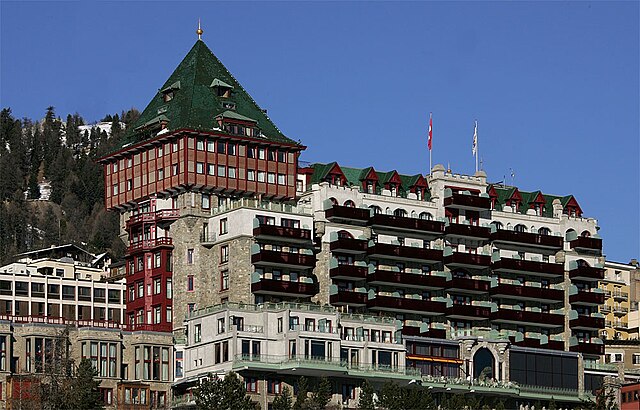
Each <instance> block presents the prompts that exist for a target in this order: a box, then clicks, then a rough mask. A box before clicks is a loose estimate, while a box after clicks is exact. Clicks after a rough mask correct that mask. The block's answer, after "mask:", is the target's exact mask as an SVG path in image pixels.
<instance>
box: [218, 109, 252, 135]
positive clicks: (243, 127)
mask: <svg viewBox="0 0 640 410" xmlns="http://www.w3.org/2000/svg"><path fill="white" fill-rule="evenodd" d="M215 119H216V122H217V123H218V128H220V129H221V130H223V131H224V132H226V133H227V134H231V135H239V136H244V137H256V136H259V135H260V131H259V129H258V121H256V120H254V119H253V118H249V117H246V116H244V115H241V114H238V113H237V112H235V111H230V110H227V111H224V112H221V113H220V114H218V115H216V117H215Z"/></svg>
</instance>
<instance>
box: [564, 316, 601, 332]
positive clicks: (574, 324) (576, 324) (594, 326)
mask: <svg viewBox="0 0 640 410" xmlns="http://www.w3.org/2000/svg"><path fill="white" fill-rule="evenodd" d="M569 327H570V328H571V329H572V330H600V329H604V318H603V317H593V316H587V315H579V316H578V317H577V318H576V319H573V320H571V321H569Z"/></svg>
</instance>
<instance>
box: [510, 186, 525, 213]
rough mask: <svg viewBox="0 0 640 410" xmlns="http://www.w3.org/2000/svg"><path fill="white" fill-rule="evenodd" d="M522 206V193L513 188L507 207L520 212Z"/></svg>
mask: <svg viewBox="0 0 640 410" xmlns="http://www.w3.org/2000/svg"><path fill="white" fill-rule="evenodd" d="M521 204H522V195H521V194H520V191H518V188H513V192H512V193H511V195H510V196H509V198H508V199H507V201H506V205H507V206H511V207H513V208H514V209H515V211H516V212H519V211H520V205H521Z"/></svg>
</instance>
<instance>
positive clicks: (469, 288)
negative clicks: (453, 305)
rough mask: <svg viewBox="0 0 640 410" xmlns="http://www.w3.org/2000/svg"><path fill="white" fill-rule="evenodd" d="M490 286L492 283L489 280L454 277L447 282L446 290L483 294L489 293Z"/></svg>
mask: <svg viewBox="0 0 640 410" xmlns="http://www.w3.org/2000/svg"><path fill="white" fill-rule="evenodd" d="M490 286H491V282H489V281H487V280H479V279H471V278H458V277H455V276H452V277H451V279H449V280H448V281H447V282H446V285H445V289H446V290H447V292H456V293H458V292H461V293H473V294H482V293H487V292H489V287H490Z"/></svg>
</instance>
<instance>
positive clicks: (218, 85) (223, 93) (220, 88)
mask: <svg viewBox="0 0 640 410" xmlns="http://www.w3.org/2000/svg"><path fill="white" fill-rule="evenodd" d="M209 87H211V88H212V89H213V91H215V93H216V95H217V96H218V97H221V98H229V97H231V93H232V91H233V86H232V85H231V84H227V83H225V82H224V81H222V80H221V79H219V78H214V79H213V81H212V82H211V85H210V86H209Z"/></svg>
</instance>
